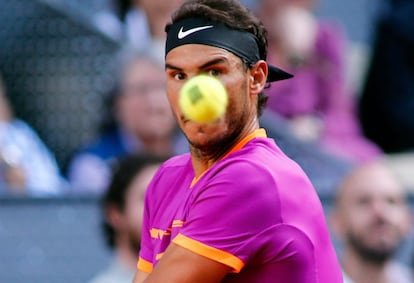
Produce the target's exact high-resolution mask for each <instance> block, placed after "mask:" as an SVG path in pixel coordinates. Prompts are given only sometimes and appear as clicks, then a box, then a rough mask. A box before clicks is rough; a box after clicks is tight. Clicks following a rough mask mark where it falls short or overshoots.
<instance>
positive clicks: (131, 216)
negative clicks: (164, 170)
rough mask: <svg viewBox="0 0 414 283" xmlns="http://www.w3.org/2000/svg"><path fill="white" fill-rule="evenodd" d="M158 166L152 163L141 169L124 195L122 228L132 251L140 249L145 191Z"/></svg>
mask: <svg viewBox="0 0 414 283" xmlns="http://www.w3.org/2000/svg"><path fill="white" fill-rule="evenodd" d="M158 167H159V165H152V166H148V167H146V168H144V169H142V170H141V171H140V173H138V174H137V176H135V178H134V179H133V181H132V183H131V185H130V186H129V188H128V192H127V194H126V196H125V207H124V211H123V213H122V215H123V216H122V217H123V219H124V221H123V223H124V225H123V229H124V232H125V235H127V237H128V241H129V243H130V246H131V249H132V251H139V249H140V242H141V226H142V218H143V212H144V199H145V191H146V189H147V187H148V185H149V183H150V181H151V179H152V177H153V176H154V174H155V172H156V171H157V169H158Z"/></svg>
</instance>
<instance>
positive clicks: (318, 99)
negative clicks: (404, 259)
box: [0, 0, 414, 283]
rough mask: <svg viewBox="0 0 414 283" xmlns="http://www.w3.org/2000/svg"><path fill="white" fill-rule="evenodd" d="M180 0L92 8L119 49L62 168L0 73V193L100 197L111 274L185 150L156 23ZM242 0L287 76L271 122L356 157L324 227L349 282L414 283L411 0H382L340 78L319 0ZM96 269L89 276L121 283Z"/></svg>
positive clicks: (342, 37) (130, 264) (334, 36)
mask: <svg viewBox="0 0 414 283" xmlns="http://www.w3.org/2000/svg"><path fill="white" fill-rule="evenodd" d="M183 1H184V0H174V1H163V0H130V1H113V2H110V5H108V7H111V9H106V10H105V11H102V12H101V13H100V14H97V15H96V16H95V17H93V21H94V22H95V24H97V25H99V28H100V29H101V30H105V31H106V32H107V33H111V34H113V36H114V37H116V38H118V39H119V41H120V43H121V45H122V48H121V49H120V51H119V52H118V53H117V54H114V61H115V63H116V69H115V74H113V77H114V80H115V85H114V86H113V87H112V88H111V89H108V90H106V92H105V93H102V99H103V100H104V101H105V106H106V111H104V112H103V113H100V114H101V116H102V118H101V125H100V127H99V131H97V132H98V134H97V135H96V137H94V139H92V140H90V141H89V142H88V143H85V144H82V145H80V146H79V148H78V149H77V150H76V151H75V152H73V155H72V156H71V158H70V161H69V164H68V165H67V166H65V169H63V166H62V164H58V163H57V161H56V159H55V156H54V153H53V152H52V151H51V150H50V148H48V146H47V145H46V144H45V143H44V141H42V139H41V138H40V137H39V135H38V134H37V133H36V131H35V130H34V129H33V128H32V127H31V126H30V125H29V124H28V123H27V122H25V121H24V120H22V119H20V118H18V117H16V116H15V115H14V114H13V109H12V107H11V105H10V103H9V102H8V97H9V96H12V95H13V93H10V92H8V89H7V82H6V81H4V82H3V81H0V184H1V186H0V191H1V193H2V194H5V195H28V196H50V195H52V196H59V195H67V194H69V195H71V194H75V195H85V194H93V195H97V196H99V197H102V198H103V200H104V204H103V215H104V218H105V223H106V224H105V225H106V226H105V227H106V230H105V231H106V232H105V233H106V235H107V239H108V243H109V245H110V246H111V247H114V249H115V250H117V251H118V250H119V255H118V256H116V260H115V261H114V263H113V265H112V266H111V269H110V270H109V271H108V272H107V273H105V274H106V276H115V277H114V278H118V279H117V280H119V281H116V282H124V281H125V282H130V281H128V280H131V278H132V272H130V271H131V269H133V268H134V266H135V263H136V258H135V256H136V254H137V253H135V252H133V251H134V250H135V251H136V249H138V247H139V236H137V234H139V228H137V227H138V226H137V225H139V223H140V221H139V220H136V219H137V218H134V216H131V215H132V214H134V213H135V214H134V215H135V217H136V216H139V215H141V212H140V209H142V195H143V192H144V191H145V187H146V184H147V183H148V180H149V178H150V177H151V176H152V175H153V174H154V170H155V169H156V166H158V165H159V164H160V163H162V161H163V160H165V159H166V158H168V157H170V156H173V155H175V154H180V153H184V152H186V151H187V150H188V146H187V141H186V139H185V137H184V136H183V134H182V133H181V132H180V130H179V129H178V127H177V125H176V122H175V119H174V117H173V115H172V112H171V109H170V107H169V104H168V101H167V98H166V95H165V89H164V84H165V75H164V65H163V60H164V40H165V32H164V26H165V23H166V22H167V21H168V20H169V18H170V14H171V13H172V12H173V11H174V9H175V8H176V7H178V5H180V4H181V3H182V2H183ZM246 3H248V4H249V7H250V8H251V9H254V11H255V12H256V13H257V15H258V16H259V17H260V18H261V19H262V21H263V23H264V24H265V26H266V28H267V30H268V34H269V53H268V61H269V62H270V63H274V64H275V65H277V66H281V67H282V68H283V69H284V70H287V71H289V72H290V73H292V74H294V75H295V78H294V79H291V80H287V81H283V82H280V83H277V84H274V85H272V86H270V88H269V89H268V90H267V94H268V95H269V101H268V105H267V110H266V111H267V112H269V113H272V115H274V117H277V118H278V122H277V123H276V121H275V123H274V125H273V127H275V128H274V129H273V128H272V130H275V131H277V130H278V129H277V127H278V125H279V122H280V121H283V124H284V127H283V129H279V131H283V130H285V129H288V130H289V133H291V134H292V137H293V139H295V143H300V144H302V145H303V146H307V145H312V146H315V147H316V148H318V149H319V150H320V151H321V152H323V153H324V154H327V155H329V156H331V157H332V158H334V159H335V160H338V162H344V163H347V164H350V165H351V168H352V170H351V171H350V172H347V174H345V175H344V176H343V181H342V182H341V183H340V184H337V185H336V186H333V187H332V193H333V194H334V195H335V196H336V198H335V203H334V204H335V205H334V207H335V208H334V210H333V212H332V230H333V234H334V235H335V237H338V238H339V239H340V240H341V247H342V249H341V260H342V263H343V268H344V274H345V275H346V278H347V280H348V281H346V282H354V283H364V282H384V283H385V282H414V281H413V278H412V277H410V274H409V273H410V271H409V270H408V269H407V268H405V267H404V266H401V265H400V264H399V263H397V262H396V261H394V259H393V256H394V254H395V252H396V251H397V249H398V247H399V245H400V244H401V243H402V241H404V239H405V238H406V237H407V236H409V235H410V231H411V222H412V219H411V218H410V216H411V212H410V209H409V207H408V203H407V196H406V194H407V191H410V189H414V187H413V186H414V182H413V180H412V178H410V177H407V176H408V175H412V170H413V169H414V157H413V149H414V115H413V111H414V52H413V50H414V21H413V20H412V18H413V17H414V2H413V1H410V0H389V1H384V5H382V6H383V9H382V10H381V12H380V13H379V14H378V16H377V21H376V29H375V34H373V41H372V43H370V46H369V49H370V54H371V56H370V57H369V60H367V62H368V66H367V68H366V69H367V72H366V73H364V74H363V77H361V78H360V80H361V81H362V82H363V83H362V86H361V87H358V86H356V85H351V84H350V83H349V82H350V80H349V78H347V66H348V64H349V61H348V60H349V57H348V48H349V46H350V44H351V43H350V42H349V39H348V38H347V34H346V32H345V31H344V29H343V27H341V26H340V25H339V24H338V23H336V22H334V21H332V20H326V19H321V18H320V17H318V16H317V15H316V13H315V10H316V8H317V5H318V1H316V0H258V1H248V2H247V1H246ZM358 67H359V66H356V67H355V68H358ZM360 68H362V69H363V68H365V66H360ZM0 72H1V70H0ZM270 127H272V125H270ZM269 132H271V131H269ZM282 134H283V133H282ZM276 142H277V141H276ZM288 154H289V152H288ZM401 160H403V161H401ZM304 169H305V171H306V168H304ZM393 170H397V172H394V171H393ZM407 172H408V173H407ZM319 174H321V175H323V174H324V172H319ZM401 174H403V175H404V176H401ZM396 176H397V177H396ZM404 177H405V179H404ZM401 179H402V181H401ZM134 190H137V191H136V192H135V191H134ZM134 202H136V203H138V204H136V203H134ZM136 242H138V243H136ZM104 277H105V276H104V275H101V276H100V277H97V278H96V279H95V280H94V281H93V282H94V283H98V282H115V281H110V280H111V279H109V281H108V279H106V281H105V279H104ZM108 278H109V277H108ZM122 278H123V279H122ZM112 280H114V279H112ZM121 280H124V281H121ZM410 280H411V281H410Z"/></svg>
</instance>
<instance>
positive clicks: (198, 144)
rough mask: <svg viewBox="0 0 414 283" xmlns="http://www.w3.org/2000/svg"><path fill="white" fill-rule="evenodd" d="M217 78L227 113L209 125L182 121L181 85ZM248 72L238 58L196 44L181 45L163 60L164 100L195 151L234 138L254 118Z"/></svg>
mask: <svg viewBox="0 0 414 283" xmlns="http://www.w3.org/2000/svg"><path fill="white" fill-rule="evenodd" d="M202 73H204V74H208V75H211V76H215V77H216V78H218V79H219V80H220V81H221V82H222V83H223V84H224V86H225V88H226V90H227V93H228V96H229V104H228V107H227V112H226V113H225V115H224V116H223V117H221V118H219V119H218V120H217V121H215V122H213V123H210V124H199V123H196V122H193V121H190V120H188V119H186V118H185V117H184V115H183V113H182V111H181V110H180V108H179V105H178V98H179V92H180V90H181V88H182V86H183V84H184V83H185V82H187V81H188V80H189V79H191V78H193V77H194V76H196V75H199V74H202ZM247 73H248V70H247V69H246V68H244V66H243V63H242V61H241V60H240V58H238V57H237V56H235V55H234V54H232V53H230V52H228V51H226V50H224V49H221V48H216V47H211V46H207V45H199V44H188V45H182V46H179V47H177V48H174V49H173V50H171V51H170V52H169V53H168V55H167V57H166V74H167V96H168V99H169V101H170V104H171V107H172V109H173V112H174V114H175V116H176V118H177V121H178V124H179V126H180V127H181V129H182V130H183V132H184V134H185V135H186V137H187V139H188V140H189V142H190V144H191V145H192V146H193V147H195V148H198V149H206V150H211V149H212V148H214V147H217V146H220V144H223V143H226V141H228V142H230V141H229V139H232V138H233V137H237V136H238V134H239V133H240V132H241V131H242V130H243V128H244V127H245V126H246V124H248V123H249V121H251V120H252V118H253V117H256V103H257V97H255V96H254V95H251V94H250V91H249V80H250V76H248V75H247Z"/></svg>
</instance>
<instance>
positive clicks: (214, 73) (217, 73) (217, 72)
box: [208, 69, 220, 77]
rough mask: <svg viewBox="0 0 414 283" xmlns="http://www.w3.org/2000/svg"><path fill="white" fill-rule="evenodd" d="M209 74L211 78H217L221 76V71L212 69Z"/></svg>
mask: <svg viewBox="0 0 414 283" xmlns="http://www.w3.org/2000/svg"><path fill="white" fill-rule="evenodd" d="M208 74H209V75H210V76H213V77H217V76H219V75H220V71H219V70H216V69H211V70H209V71H208Z"/></svg>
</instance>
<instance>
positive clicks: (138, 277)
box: [132, 270, 148, 283]
mask: <svg viewBox="0 0 414 283" xmlns="http://www.w3.org/2000/svg"><path fill="white" fill-rule="evenodd" d="M147 277H148V273H145V272H143V271H140V270H138V271H137V273H135V277H134V281H133V282H132V283H143V282H144V280H145V279H146V278H147Z"/></svg>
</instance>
